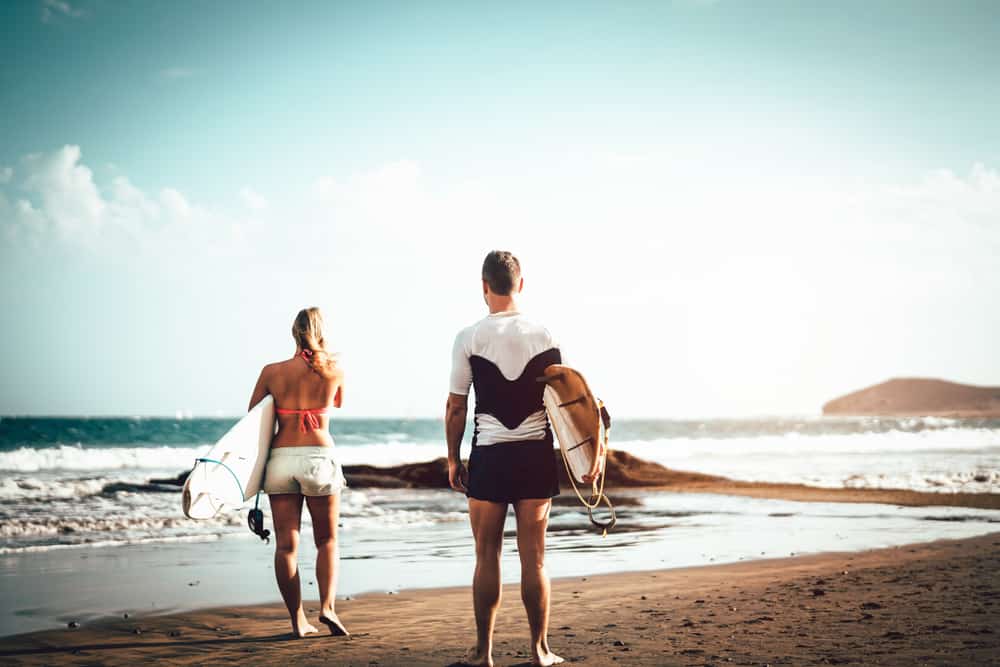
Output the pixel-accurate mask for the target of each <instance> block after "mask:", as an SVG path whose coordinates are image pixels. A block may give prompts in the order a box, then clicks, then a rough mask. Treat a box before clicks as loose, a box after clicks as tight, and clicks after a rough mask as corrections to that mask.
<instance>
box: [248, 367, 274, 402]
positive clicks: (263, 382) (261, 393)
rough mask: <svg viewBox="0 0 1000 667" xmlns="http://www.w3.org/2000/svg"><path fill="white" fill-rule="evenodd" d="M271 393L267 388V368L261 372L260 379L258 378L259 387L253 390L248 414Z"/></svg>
mask: <svg viewBox="0 0 1000 667" xmlns="http://www.w3.org/2000/svg"><path fill="white" fill-rule="evenodd" d="M270 393H271V390H270V389H268V387H267V366H264V368H262V369H261V370H260V377H259V378H257V386H255V387H254V388H253V395H252V396H250V407H249V408H247V412H250V411H251V410H253V408H254V406H255V405H257V404H258V403H260V402H261V401H263V400H264V397H265V396H267V395H268V394H270Z"/></svg>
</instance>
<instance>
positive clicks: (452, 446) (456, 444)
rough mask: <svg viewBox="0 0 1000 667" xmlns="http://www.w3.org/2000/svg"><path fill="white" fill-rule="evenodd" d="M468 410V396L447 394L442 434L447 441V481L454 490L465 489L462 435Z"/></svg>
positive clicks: (465, 477) (466, 476)
mask: <svg viewBox="0 0 1000 667" xmlns="http://www.w3.org/2000/svg"><path fill="white" fill-rule="evenodd" d="M468 412H469V397H468V396H463V395H462V394H452V393H449V394H448V403H447V405H446V406H445V413H444V435H445V439H446V440H447V441H448V482H449V483H450V484H451V488H453V489H455V490H456V491H463V492H464V491H465V490H466V488H465V483H466V481H467V480H468V474H467V473H466V470H465V466H464V465H462V437H463V436H464V435H465V418H466V417H467V416H468Z"/></svg>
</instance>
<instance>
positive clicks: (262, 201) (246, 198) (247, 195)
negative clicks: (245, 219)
mask: <svg viewBox="0 0 1000 667" xmlns="http://www.w3.org/2000/svg"><path fill="white" fill-rule="evenodd" d="M240 200H241V201H242V202H243V205H244V206H246V207H247V208H248V209H250V210H251V211H263V210H264V209H266V208H267V206H268V201H267V198H266V197H264V195H262V194H260V193H259V192H256V191H254V190H253V189H252V188H249V187H244V188H241V189H240Z"/></svg>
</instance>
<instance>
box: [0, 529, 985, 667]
mask: <svg viewBox="0 0 1000 667" xmlns="http://www.w3.org/2000/svg"><path fill="white" fill-rule="evenodd" d="M470 574H471V573H470ZM233 585H234V586H235V585H238V582H237V581H235V580H234V582H233ZM470 597H471V595H470V591H469V589H468V588H467V587H461V588H450V589H438V590H419V591H404V592H402V593H400V594H397V595H385V594H381V595H365V596H361V597H359V598H357V599H353V600H346V601H342V602H339V603H338V611H339V613H340V615H341V618H342V619H343V620H344V622H345V623H346V624H347V626H348V628H349V629H350V630H352V631H353V632H354V635H353V636H352V637H350V638H334V637H329V636H324V635H320V636H316V637H311V638H307V639H305V640H297V639H292V638H291V637H290V636H289V634H288V625H287V620H286V617H285V613H284V609H283V608H282V607H281V606H280V605H274V604H272V605H263V606H255V607H230V608H222V609H212V610H202V611H197V612H191V613H183V614H175V615H165V616H144V617H138V618H128V619H114V620H106V621H101V622H96V623H93V624H89V625H88V626H87V627H84V628H79V629H68V628H67V629H65V630H56V631H46V632H40V633H34V634H28V635H19V636H14V637H7V638H4V639H0V662H3V663H4V664H81V665H83V664H89V665H93V664H134V663H138V662H146V661H156V662H158V663H164V664H174V665H201V664H222V663H239V664H255V665H289V664H295V665H312V664H316V665H320V664H323V665H375V664H377V665H417V666H419V665H436V666H440V665H449V664H453V663H455V662H456V661H458V660H459V659H460V658H461V657H462V655H463V650H464V649H465V648H466V646H467V645H468V644H470V643H471V641H472V639H473V627H474V626H473V621H472V616H471V599H470ZM307 607H309V608H312V609H314V608H315V605H307ZM552 618H553V621H552V626H551V632H550V639H551V643H552V646H553V649H554V650H556V651H557V652H559V653H561V655H563V656H564V657H565V658H567V659H568V660H569V661H571V662H573V663H580V664H586V665H612V664H623V665H701V666H704V665H730V664H732V665H758V666H759V665H765V664H769V665H827V664H844V665H850V664H855V665H986V664H997V660H998V657H1000V533H994V534H991V535H987V536H984V537H977V538H971V539H966V540H955V541H939V542H934V543H929V544H921V545H913V546H908V547H896V548H891V549H881V550H875V551H868V552H859V553H832V554H819V555H814V556H800V557H796V558H791V559H777V560H759V561H753V562H744V563H735V564H729V565H718V566H707V567H696V568H683V569H673V570H664V571H659V572H636V573H622V574H611V575H601V576H593V577H585V578H573V579H563V580H557V581H555V582H554V586H553V602H552ZM527 641H528V633H527V625H526V621H525V616H524V611H523V609H522V607H521V605H520V599H519V594H518V589H517V587H516V586H505V588H504V602H503V606H502V609H501V613H500V619H499V621H498V624H497V648H496V655H495V657H496V659H497V664H499V665H522V664H527V654H526V653H525V650H526V648H527Z"/></svg>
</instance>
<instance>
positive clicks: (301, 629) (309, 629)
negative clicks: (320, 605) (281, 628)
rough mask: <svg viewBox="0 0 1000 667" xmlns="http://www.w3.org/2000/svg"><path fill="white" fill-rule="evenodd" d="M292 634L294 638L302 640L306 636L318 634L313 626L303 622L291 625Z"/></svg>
mask: <svg viewBox="0 0 1000 667" xmlns="http://www.w3.org/2000/svg"><path fill="white" fill-rule="evenodd" d="M292 632H294V633H295V636H296V637H298V638H299V639H302V638H303V637H305V636H306V635H314V634H316V633H317V632H319V630H317V629H316V626H315V625H312V624H310V623H308V622H306V621H303V622H302V623H300V624H296V623H293V624H292Z"/></svg>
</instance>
